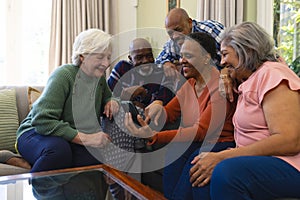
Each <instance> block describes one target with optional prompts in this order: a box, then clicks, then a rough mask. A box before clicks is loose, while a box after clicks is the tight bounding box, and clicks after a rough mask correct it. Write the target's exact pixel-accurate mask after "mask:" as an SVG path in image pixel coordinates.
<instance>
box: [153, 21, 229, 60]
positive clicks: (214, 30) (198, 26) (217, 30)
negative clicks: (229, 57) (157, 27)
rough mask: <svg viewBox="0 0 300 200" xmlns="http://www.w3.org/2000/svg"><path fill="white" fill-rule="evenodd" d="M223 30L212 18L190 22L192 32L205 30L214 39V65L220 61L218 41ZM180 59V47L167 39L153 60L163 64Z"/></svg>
mask: <svg viewBox="0 0 300 200" xmlns="http://www.w3.org/2000/svg"><path fill="white" fill-rule="evenodd" d="M223 30H224V26H223V25H222V24H221V23H220V22H217V21H214V20H205V21H200V22H197V21H196V20H193V22H192V32H193V33H194V32H205V33H208V34H210V35H211V36H212V37H213V38H214V39H215V40H216V47H217V50H218V52H217V58H216V65H219V63H220V61H221V54H220V41H221V37H220V34H221V32H222V31H223ZM179 59H180V47H179V46H178V45H176V44H175V42H174V41H173V40H171V39H170V40H169V41H167V42H166V43H165V45H164V47H163V50H162V51H161V53H160V54H159V55H158V57H157V58H156V60H155V62H156V63H157V64H164V63H165V62H174V61H176V60H179Z"/></svg>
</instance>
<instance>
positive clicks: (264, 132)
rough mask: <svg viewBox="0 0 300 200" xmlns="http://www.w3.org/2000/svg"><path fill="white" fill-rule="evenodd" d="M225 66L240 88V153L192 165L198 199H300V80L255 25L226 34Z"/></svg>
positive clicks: (225, 153)
mask: <svg viewBox="0 0 300 200" xmlns="http://www.w3.org/2000/svg"><path fill="white" fill-rule="evenodd" d="M221 54H222V60H221V64H222V65H224V66H225V67H227V68H228V72H229V73H228V74H223V75H222V77H221V78H225V79H226V76H229V78H230V79H231V80H232V81H233V82H234V83H235V85H236V86H238V88H236V90H237V92H238V99H237V108H236V111H235V114H234V117H233V124H234V126H235V133H234V134H235V141H236V145H237V147H236V148H232V149H228V150H224V151H221V152H218V153H212V152H209V153H201V154H199V155H198V156H196V157H195V158H194V159H193V161H192V162H191V169H190V181H191V183H192V186H194V189H193V190H194V197H196V198H199V196H200V195H201V194H200V193H197V191H200V190H199V189H198V188H201V187H203V186H204V185H207V184H210V199H224V200H227V199H278V198H300V193H299V185H300V124H299V119H300V79H299V77H298V76H297V75H296V74H295V73H294V72H293V71H292V70H291V69H289V68H288V66H287V65H285V64H283V63H281V62H279V61H277V60H278V58H277V56H276V54H275V50H274V43H273V40H272V39H271V37H270V36H269V35H268V34H267V32H266V31H265V30H264V29H263V28H261V27H260V26H259V25H258V24H256V23H254V22H244V23H241V24H239V25H236V26H233V27H230V28H228V29H226V30H225V32H224V33H223V35H222V41H221Z"/></svg>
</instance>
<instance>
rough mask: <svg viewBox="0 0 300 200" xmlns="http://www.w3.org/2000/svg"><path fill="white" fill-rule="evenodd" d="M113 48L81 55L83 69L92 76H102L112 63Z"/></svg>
mask: <svg viewBox="0 0 300 200" xmlns="http://www.w3.org/2000/svg"><path fill="white" fill-rule="evenodd" d="M111 53H112V51H111V48H110V47H109V48H107V49H106V50H104V51H103V52H101V53H91V54H85V55H82V56H81V60H82V64H81V66H80V68H81V70H82V71H83V72H84V73H85V74H87V75H88V76H91V77H97V78H100V77H101V76H103V75H104V73H105V70H106V69H107V68H108V67H109V65H110V59H111Z"/></svg>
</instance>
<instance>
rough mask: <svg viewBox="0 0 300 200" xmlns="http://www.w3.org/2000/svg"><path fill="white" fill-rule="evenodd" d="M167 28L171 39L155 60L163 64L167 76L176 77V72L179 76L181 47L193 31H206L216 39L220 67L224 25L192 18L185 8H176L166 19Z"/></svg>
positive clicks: (216, 61)
mask: <svg viewBox="0 0 300 200" xmlns="http://www.w3.org/2000/svg"><path fill="white" fill-rule="evenodd" d="M165 28H166V30H167V33H168V35H169V36H170V40H169V41H167V42H166V43H165V45H164V47H163V50H162V51H161V52H160V54H159V55H158V57H157V58H156V61H155V62H156V63H157V64H163V68H164V70H165V74H166V76H171V77H175V76H176V74H177V76H178V73H176V70H177V71H180V69H181V67H180V65H178V61H179V59H180V53H179V51H180V47H181V45H182V43H183V40H184V37H185V36H186V35H188V34H189V33H193V32H205V33H208V34H210V35H211V36H212V37H213V38H214V39H215V41H216V47H217V50H218V55H217V59H216V60H215V61H214V62H215V64H216V65H217V67H218V68H219V69H220V64H219V62H220V60H221V54H220V34H221V32H222V31H223V30H224V26H223V25H222V24H221V23H219V22H217V21H213V20H205V21H199V22H197V21H196V20H192V19H191V18H190V17H189V16H188V14H187V12H186V11H185V10H184V9H182V8H174V9H172V10H171V11H170V12H169V13H168V15H167V17H166V19H165ZM174 69H176V70H174Z"/></svg>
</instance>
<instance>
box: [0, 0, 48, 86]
mask: <svg viewBox="0 0 300 200" xmlns="http://www.w3.org/2000/svg"><path fill="white" fill-rule="evenodd" d="M51 3H52V1H51V0H43V1H40V0H22V1H20V0H1V1H0V13H1V14H0V26H1V27H2V28H1V31H0V43H1V45H0V85H44V84H45V82H46V80H47V78H48V54H49V53H48V52H49V42H50V26H51V6H52V5H51Z"/></svg>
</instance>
